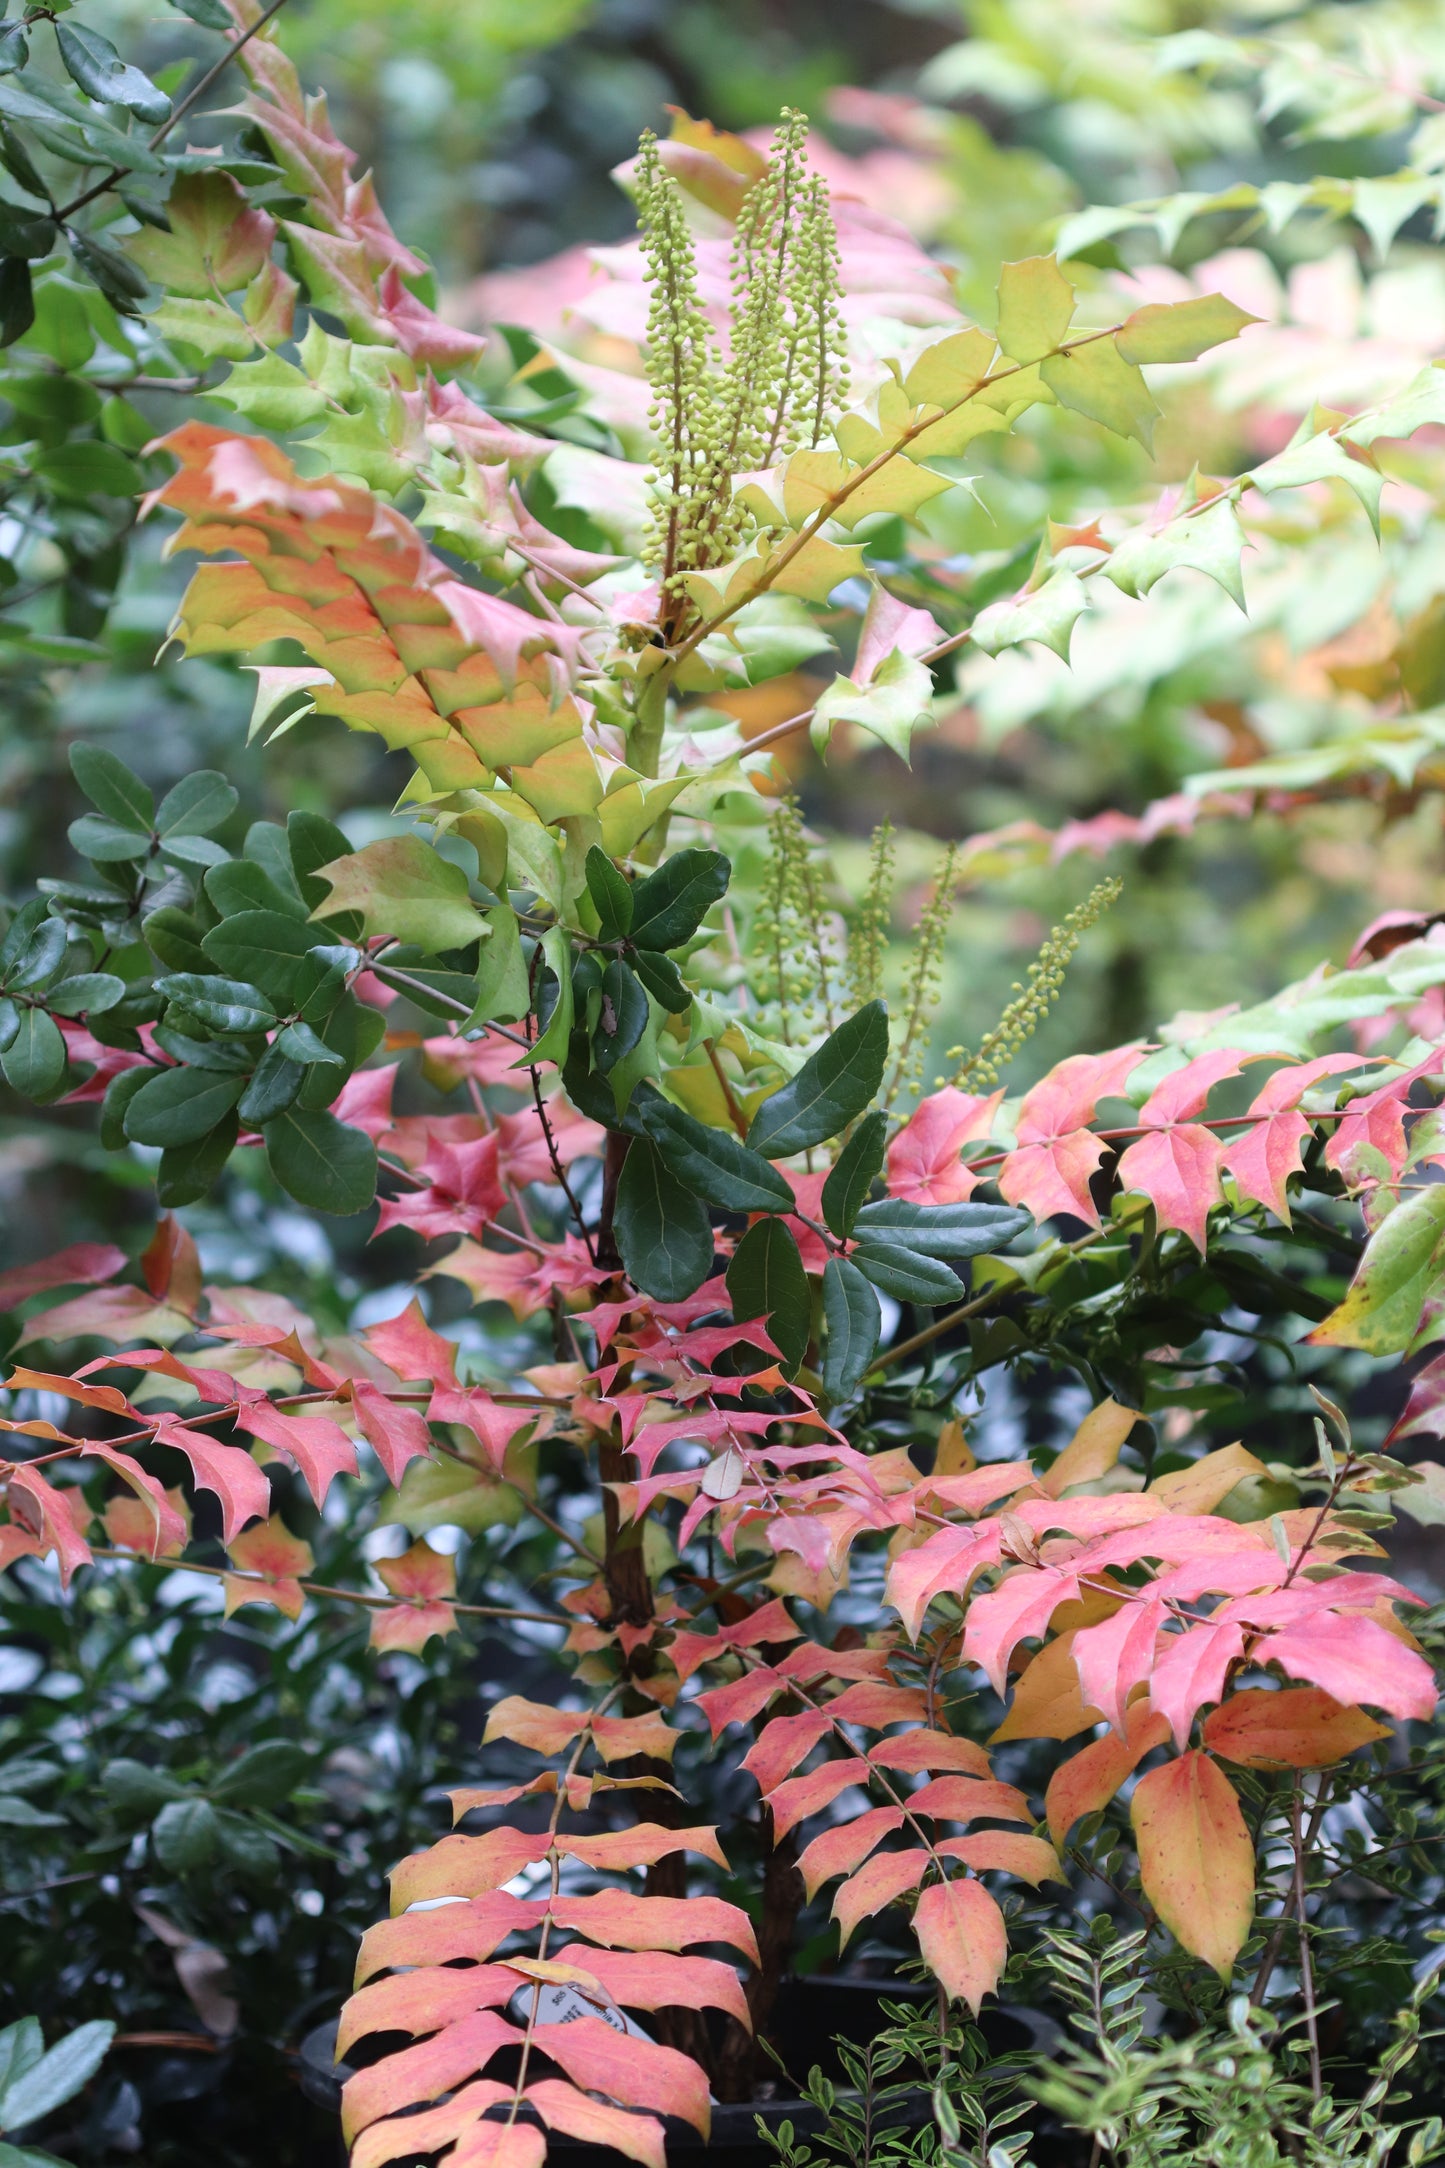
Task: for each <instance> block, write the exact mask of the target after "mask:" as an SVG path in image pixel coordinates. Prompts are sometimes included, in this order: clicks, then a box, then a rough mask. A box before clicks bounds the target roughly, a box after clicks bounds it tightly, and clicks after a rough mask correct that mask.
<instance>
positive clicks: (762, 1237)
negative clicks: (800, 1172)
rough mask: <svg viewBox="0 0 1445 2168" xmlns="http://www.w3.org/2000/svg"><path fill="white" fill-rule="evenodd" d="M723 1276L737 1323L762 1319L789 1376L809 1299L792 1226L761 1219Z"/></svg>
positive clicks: (801, 1346)
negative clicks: (726, 1281) (751, 1319)
mask: <svg viewBox="0 0 1445 2168" xmlns="http://www.w3.org/2000/svg"><path fill="white" fill-rule="evenodd" d="M634 1149H635V1147H634ZM727 1277H728V1293H729V1294H730V1295H731V1296H732V1303H733V1316H734V1317H735V1318H736V1320H737V1322H738V1323H739V1324H740V1325H741V1324H743V1323H745V1322H746V1321H747V1320H748V1319H749V1318H753V1317H760V1318H763V1319H764V1320H765V1321H766V1324H767V1328H768V1331H769V1333H770V1334H771V1335H772V1339H773V1344H774V1346H775V1347H776V1348H777V1350H778V1353H779V1354H780V1355H781V1357H782V1362H783V1368H784V1370H786V1371H787V1373H788V1375H789V1376H790V1377H791V1376H792V1375H793V1373H794V1372H795V1371H796V1370H797V1368H798V1366H799V1364H800V1363H801V1362H802V1360H803V1357H804V1356H805V1355H806V1354H807V1352H808V1336H809V1332H810V1330H811V1325H812V1309H813V1304H812V1295H811V1293H810V1291H809V1287H808V1275H807V1273H806V1272H805V1271H804V1270H803V1260H802V1258H801V1256H800V1255H799V1253H798V1245H797V1243H796V1242H795V1241H794V1240H793V1237H792V1234H791V1232H790V1230H789V1229H788V1228H787V1227H785V1226H784V1225H783V1222H782V1221H781V1220H780V1219H764V1220H759V1221H758V1223H757V1225H756V1226H755V1227H750V1228H749V1229H748V1231H747V1233H746V1234H745V1235H744V1236H743V1239H742V1241H741V1242H740V1243H739V1244H738V1246H737V1248H736V1249H735V1250H734V1252H733V1257H732V1262H731V1264H730V1265H729V1266H728V1275H727Z"/></svg>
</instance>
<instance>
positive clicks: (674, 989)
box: [632, 949, 692, 1016]
mask: <svg viewBox="0 0 1445 2168" xmlns="http://www.w3.org/2000/svg"><path fill="white" fill-rule="evenodd" d="M632 968H633V970H634V971H635V972H636V973H637V976H638V977H639V978H640V979H641V981H642V983H643V985H644V986H645V987H646V988H647V991H648V992H649V993H650V994H651V996H652V998H653V1000H654V1001H655V1002H657V1003H658V1005H659V1006H660V1007H661V1008H664V1009H666V1010H667V1011H668V1012H669V1014H670V1015H672V1016H681V1015H683V1014H684V1012H685V1011H686V1010H688V1009H690V1008H691V1007H692V995H691V994H690V993H689V992H688V990H687V988H686V987H685V986H684V985H683V983H682V973H681V972H680V971H679V970H678V968H677V965H676V964H675V963H674V962H673V960H672V958H671V957H670V956H664V955H663V954H662V953H661V951H660V950H658V949H634V950H633V954H632Z"/></svg>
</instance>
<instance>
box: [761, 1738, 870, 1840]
mask: <svg viewBox="0 0 1445 2168" xmlns="http://www.w3.org/2000/svg"><path fill="white" fill-rule="evenodd" d="M867 1781H868V1764H867V1762H866V1761H860V1760H859V1758H858V1757H857V1755H854V1754H850V1755H848V1756H847V1757H846V1758H845V1759H844V1760H842V1761H825V1762H821V1763H820V1764H819V1766H818V1767H817V1768H816V1769H810V1770H808V1771H807V1773H806V1775H804V1776H801V1777H789V1778H788V1780H787V1782H786V1783H785V1784H780V1785H779V1786H778V1787H777V1789H776V1791H773V1792H770V1793H769V1795H768V1805H769V1806H770V1807H771V1808H772V1810H773V1842H774V1844H776V1843H777V1842H778V1840H779V1839H780V1838H782V1837H785V1836H786V1835H787V1833H788V1831H789V1830H790V1829H792V1828H793V1827H795V1825H796V1824H797V1823H799V1822H804V1821H806V1820H807V1818H808V1816H809V1815H810V1814H818V1813H820V1812H821V1811H822V1809H823V1808H824V1807H827V1806H831V1805H832V1803H833V1801H834V1800H835V1799H836V1798H837V1796H838V1794H839V1792H845V1791H847V1789H848V1787H849V1785H850V1784H866V1783H867Z"/></svg>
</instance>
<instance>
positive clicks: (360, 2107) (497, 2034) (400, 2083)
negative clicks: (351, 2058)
mask: <svg viewBox="0 0 1445 2168" xmlns="http://www.w3.org/2000/svg"><path fill="white" fill-rule="evenodd" d="M520 2038H521V2034H520V2033H519V2032H518V2031H517V2029H516V2027H515V2026H514V2025H509V2024H508V2023H507V2021H506V2019H505V2018H504V2017H499V2016H498V2014H497V2012H496V2011H495V2010H479V2011H477V2012H476V2013H475V2014H474V2015H473V2016H471V2017H464V2018H462V2019H460V2020H459V2022H458V2023H457V2024H455V2025H448V2026H447V2028H446V2030H445V2031H444V2032H439V2033H435V2034H433V2036H432V2038H431V2039H430V2040H423V2041H420V2042H419V2043H418V2044H417V2046H415V2047H412V2048H403V2049H402V2050H401V2052H400V2053H399V2054H397V2055H388V2056H387V2058H386V2060H385V2061H384V2062H380V2063H373V2064H372V2066H371V2068H370V2069H369V2070H358V2071H357V2073H356V2076H355V2077H354V2078H348V2080H347V2082H346V2083H345V2085H343V2087H342V2088H341V2128H342V2131H343V2133H344V2134H345V2137H346V2139H347V2141H348V2143H349V2142H350V2141H351V2139H353V2138H354V2137H355V2136H356V2134H357V2132H358V2131H360V2130H365V2129H366V2128H367V2126H368V2124H370V2123H378V2122H380V2120H381V2118H382V2117H383V2116H384V2115H395V2114H397V2113H398V2111H399V2110H401V2109H403V2108H411V2107H414V2106H415V2105H416V2104H417V2103H418V2102H419V2101H423V2100H436V2099H437V2098H438V2097H439V2096H440V2095H441V2094H442V2093H449V2092H451V2091H452V2089H453V2087H455V2086H457V2085H460V2084H462V2083H463V2082H464V2080H466V2079H468V2078H474V2077H476V2076H477V2075H478V2074H479V2072H481V2071H482V2070H484V2069H485V2068H486V2066H487V2064H488V2063H489V2062H490V2061H491V2059H492V2057H493V2056H494V2055H495V2054H496V2052H497V2050H498V2048H503V2047H509V2046H511V2045H513V2044H514V2043H515V2042H517V2041H518V2040H520Z"/></svg>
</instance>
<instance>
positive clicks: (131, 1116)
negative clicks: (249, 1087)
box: [125, 1069, 244, 1146]
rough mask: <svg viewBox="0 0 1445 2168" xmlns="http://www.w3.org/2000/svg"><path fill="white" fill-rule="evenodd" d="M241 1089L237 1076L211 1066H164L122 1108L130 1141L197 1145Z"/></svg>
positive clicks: (231, 1103) (235, 1099)
mask: <svg viewBox="0 0 1445 2168" xmlns="http://www.w3.org/2000/svg"><path fill="white" fill-rule="evenodd" d="M243 1089H244V1080H243V1079H242V1078H241V1077H239V1076H225V1075H218V1074H217V1073H216V1071H215V1070H214V1069H164V1070H162V1072H161V1074H160V1075H159V1076H153V1077H151V1078H150V1080H149V1081H148V1082H147V1084H146V1085H145V1086H144V1088H143V1089H142V1090H141V1091H138V1092H137V1093H136V1095H135V1097H134V1099H132V1100H131V1102H130V1104H129V1106H128V1107H127V1108H126V1110H125V1133H126V1135H127V1136H128V1137H129V1138H130V1140H131V1142H132V1144H159V1145H163V1146H168V1145H176V1144H198V1143H199V1142H200V1140H201V1138H202V1137H205V1136H208V1135H209V1134H210V1132H211V1131H212V1130H213V1129H214V1128H215V1126H216V1124H217V1123H218V1122H219V1121H220V1120H221V1118H222V1116H223V1115H225V1114H228V1113H229V1112H230V1110H231V1109H232V1107H234V1106H235V1104H236V1101H237V1100H238V1099H239V1098H240V1096H241V1093H242V1091H243Z"/></svg>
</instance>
